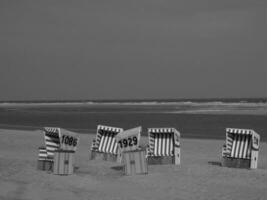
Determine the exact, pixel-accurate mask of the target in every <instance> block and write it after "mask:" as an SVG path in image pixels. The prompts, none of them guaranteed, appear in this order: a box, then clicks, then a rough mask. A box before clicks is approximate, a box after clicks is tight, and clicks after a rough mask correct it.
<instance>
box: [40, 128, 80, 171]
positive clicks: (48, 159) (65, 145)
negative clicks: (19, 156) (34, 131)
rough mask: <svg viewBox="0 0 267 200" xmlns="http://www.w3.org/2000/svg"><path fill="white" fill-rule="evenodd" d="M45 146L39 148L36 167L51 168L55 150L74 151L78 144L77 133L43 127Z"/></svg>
mask: <svg viewBox="0 0 267 200" xmlns="http://www.w3.org/2000/svg"><path fill="white" fill-rule="evenodd" d="M43 134H44V142H45V147H40V148H39V158H38V168H40V169H43V170H53V163H54V160H55V152H58V151H59V150H60V152H62V153H64V152H65V151H68V152H72V153H75V152H76V149H77V145H78V141H79V138H78V135H77V134H76V133H74V132H71V131H68V130H66V129H62V128H57V127H44V128H43Z"/></svg>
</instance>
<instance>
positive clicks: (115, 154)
mask: <svg viewBox="0 0 267 200" xmlns="http://www.w3.org/2000/svg"><path fill="white" fill-rule="evenodd" d="M122 131H123V129H122V128H117V127H111V126H104V125H98V126H97V133H96V138H95V139H94V140H93V142H92V145H91V156H90V159H91V160H93V159H97V158H101V159H102V160H109V161H117V162H119V160H120V156H121V155H120V153H119V150H118V144H117V141H116V138H115V137H116V135H117V134H118V133H120V132H122Z"/></svg>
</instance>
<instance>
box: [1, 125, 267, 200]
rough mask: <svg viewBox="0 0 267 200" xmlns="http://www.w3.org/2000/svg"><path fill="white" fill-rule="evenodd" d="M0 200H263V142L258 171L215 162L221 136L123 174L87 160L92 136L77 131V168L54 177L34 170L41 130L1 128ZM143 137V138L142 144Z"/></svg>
mask: <svg viewBox="0 0 267 200" xmlns="http://www.w3.org/2000/svg"><path fill="white" fill-rule="evenodd" d="M0 136H1V141H0V199H4V200H9V199H18V200H19V199H21V200H24V199H34V200H38V199H64V200H67V199H109V200H110V199H153V200H155V199H227V200H229V199H235V200H238V199H242V200H243V199H266V195H267V184H266V183H267V144H266V143H263V142H262V143H261V144H260V155H259V166H258V168H259V169H257V170H246V169H231V168H224V167H221V166H219V162H220V155H221V146H222V144H223V140H199V139H182V141H181V156H182V157H181V166H174V165H154V166H149V168H148V170H149V174H148V175H138V176H123V173H122V170H121V169H120V167H119V166H118V164H116V163H111V162H107V161H100V160H95V161H89V148H90V144H91V141H92V139H93V137H94V134H88V135H86V134H80V139H81V140H80V144H79V147H78V151H77V153H76V155H75V165H76V166H77V170H76V172H75V174H73V175H71V176H57V175H53V174H49V173H46V172H44V171H38V170H36V165H37V156H38V147H39V146H41V145H43V135H42V134H41V132H40V131H38V130H36V131H25V130H24V131H19V130H4V129H1V130H0ZM146 140H147V138H146V137H143V138H142V142H143V143H146Z"/></svg>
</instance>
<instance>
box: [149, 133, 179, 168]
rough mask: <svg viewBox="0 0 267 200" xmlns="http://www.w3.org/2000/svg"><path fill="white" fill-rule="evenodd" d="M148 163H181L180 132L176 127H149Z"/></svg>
mask: <svg viewBox="0 0 267 200" xmlns="http://www.w3.org/2000/svg"><path fill="white" fill-rule="evenodd" d="M148 139H149V145H148V148H147V159H148V164H175V165H179V164H180V157H181V155H180V133H179V132H178V131H177V130H176V129H175V128H149V129H148Z"/></svg>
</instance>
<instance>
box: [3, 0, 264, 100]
mask: <svg viewBox="0 0 267 200" xmlns="http://www.w3.org/2000/svg"><path fill="white" fill-rule="evenodd" d="M266 10H267V0H178V1H176V0H134V1H132V0H131V1H130V0H120V1H118V0H114V1H110V0H75V1H73V0H60V1H55V0H45V1H44V0H41V1H39V0H32V1H26V0H20V1H14V0H1V1H0V91H1V93H0V100H36V99H62V100H64V99H99V98H100V99H105V98H108V99H114V98H116V99H118V98H127V99H128V98H205V97H267V89H266V86H267V11H266Z"/></svg>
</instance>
